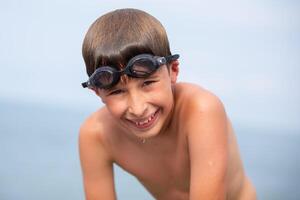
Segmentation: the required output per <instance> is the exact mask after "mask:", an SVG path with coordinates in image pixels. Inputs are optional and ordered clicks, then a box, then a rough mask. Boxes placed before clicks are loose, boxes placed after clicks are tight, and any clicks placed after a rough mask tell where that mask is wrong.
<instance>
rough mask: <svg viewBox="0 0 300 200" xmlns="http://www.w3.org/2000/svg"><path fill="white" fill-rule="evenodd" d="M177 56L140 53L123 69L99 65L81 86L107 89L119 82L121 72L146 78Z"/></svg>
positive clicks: (177, 56)
mask: <svg viewBox="0 0 300 200" xmlns="http://www.w3.org/2000/svg"><path fill="white" fill-rule="evenodd" d="M178 58H179V55H178V54H174V55H170V56H165V57H159V56H153V55H150V54H140V55H137V56H135V57H133V58H131V59H130V60H129V62H128V64H127V66H126V67H125V68H124V69H123V70H117V69H116V68H115V67H112V66H101V67H99V68H97V69H96V70H95V71H94V73H93V74H92V75H91V76H90V77H89V80H88V81H87V82H84V83H82V87H84V88H86V87H87V88H101V89H109V88H111V87H112V86H114V85H116V84H117V83H118V82H119V80H120V77H121V75H123V74H126V75H128V76H130V77H133V78H146V77H149V76H150V75H151V74H152V73H154V72H155V71H156V70H157V69H158V68H159V67H160V66H161V65H165V64H167V63H169V62H171V61H173V60H176V59H178Z"/></svg>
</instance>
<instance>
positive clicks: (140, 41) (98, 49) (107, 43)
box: [82, 9, 171, 76]
mask: <svg viewBox="0 0 300 200" xmlns="http://www.w3.org/2000/svg"><path fill="white" fill-rule="evenodd" d="M141 53H148V54H152V55H157V56H167V55H171V52H170V47H169V41H168V38H167V34H166V31H165V29H164V27H163V26H162V24H161V23H160V22H159V21H158V20H157V19H156V18H154V17H153V16H151V15H150V14H148V13H146V12H144V11H141V10H137V9H119V10H115V11H112V12H109V13H107V14H105V15H103V16H101V17H99V18H98V19H97V20H96V21H95V22H94V23H93V24H92V25H91V26H90V28H89V30H88V32H87V34H86V36H85V38H84V41H83V45H82V55H83V58H84V62H85V65H86V71H87V74H88V75H89V76H91V75H92V73H93V72H94V71H95V69H97V68H98V67H100V66H103V65H112V66H115V67H118V68H122V67H124V66H126V64H127V62H128V61H129V59H131V58H132V57H134V56H135V55H138V54H141Z"/></svg>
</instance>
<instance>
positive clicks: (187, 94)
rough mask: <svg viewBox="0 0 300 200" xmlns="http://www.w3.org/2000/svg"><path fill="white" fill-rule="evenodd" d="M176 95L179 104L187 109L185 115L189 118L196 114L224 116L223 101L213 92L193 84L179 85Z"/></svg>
mask: <svg viewBox="0 0 300 200" xmlns="http://www.w3.org/2000/svg"><path fill="white" fill-rule="evenodd" d="M176 95H177V97H176V98H177V99H178V101H179V103H180V104H181V106H182V107H184V108H185V112H183V113H185V114H186V115H188V116H185V117H189V116H192V115H195V114H208V113H210V112H215V114H217V113H219V114H222V113H223V114H224V112H225V109H224V105H223V103H222V101H221V100H220V98H219V97H217V96H216V95H215V94H213V93H212V92H210V91H208V90H206V89H205V88H203V87H201V86H199V85H195V84H191V83H178V84H177V85H176Z"/></svg>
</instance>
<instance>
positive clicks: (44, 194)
mask: <svg viewBox="0 0 300 200" xmlns="http://www.w3.org/2000/svg"><path fill="white" fill-rule="evenodd" d="M84 110H85V109H83V108H80V109H79V108H74V109H66V108H63V107H60V106H53V105H52V106H49V105H47V106H46V105H42V104H41V105H37V104H30V103H18V102H8V101H3V100H0V158H1V161H0V162H1V163H0V200H41V199H43V200H53V199H55V200H66V199H72V200H81V199H84V192H83V185H82V177H81V169H80V161H79V156H78V142H77V141H78V130H79V126H80V124H81V123H82V121H83V120H84V119H85V118H86V117H87V116H88V114H89V111H84ZM233 124H234V122H233ZM234 126H235V132H236V135H237V139H238V142H239V146H240V150H241V156H242V158H243V162H244V165H245V169H246V171H247V174H248V175H249V177H250V179H251V180H252V181H253V183H254V185H255V187H256V189H257V193H258V197H259V199H271V200H277V199H278V200H279V199H285V200H292V199H299V197H300V190H299V185H300V181H299V178H300V176H299V174H300V156H299V155H298V154H299V152H300V151H299V150H300V149H299V144H300V132H298V131H296V130H270V129H266V130H264V129H254V128H251V126H250V125H247V128H246V127H245V126H242V125H240V124H236V125H235V124H234ZM114 169H115V182H116V191H117V195H118V199H120V200H152V199H153V198H152V197H151V195H149V194H148V192H147V191H146V190H145V189H144V188H143V187H142V186H141V185H140V184H139V182H138V181H137V180H136V179H135V178H134V177H132V176H131V175H129V174H127V173H126V172H124V171H123V170H122V169H120V168H119V167H116V166H115V168H114Z"/></svg>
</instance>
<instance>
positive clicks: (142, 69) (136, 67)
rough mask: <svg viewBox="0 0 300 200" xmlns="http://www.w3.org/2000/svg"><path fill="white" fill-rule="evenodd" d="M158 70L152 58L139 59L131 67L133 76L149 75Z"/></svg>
mask: <svg viewBox="0 0 300 200" xmlns="http://www.w3.org/2000/svg"><path fill="white" fill-rule="evenodd" d="M155 70H156V65H155V63H154V62H153V61H152V60H149V59H139V60H137V61H135V62H134V64H133V65H131V66H130V67H129V71H130V74H128V75H129V76H132V77H140V78H142V77H147V76H149V75H150V74H152V73H153V72H154V71H155Z"/></svg>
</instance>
